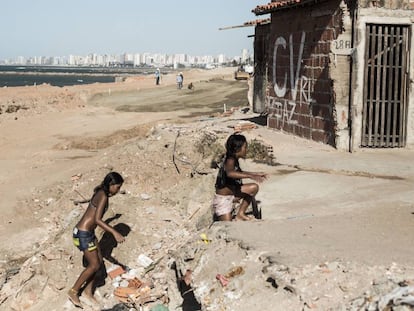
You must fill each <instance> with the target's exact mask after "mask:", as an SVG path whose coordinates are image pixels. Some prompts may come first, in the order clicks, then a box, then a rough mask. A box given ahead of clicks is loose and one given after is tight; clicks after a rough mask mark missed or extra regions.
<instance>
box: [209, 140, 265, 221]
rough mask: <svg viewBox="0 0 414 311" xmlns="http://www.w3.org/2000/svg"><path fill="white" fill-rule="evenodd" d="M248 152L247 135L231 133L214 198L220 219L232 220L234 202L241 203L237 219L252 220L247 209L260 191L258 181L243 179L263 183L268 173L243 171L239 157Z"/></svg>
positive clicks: (244, 156)
mask: <svg viewBox="0 0 414 311" xmlns="http://www.w3.org/2000/svg"><path fill="white" fill-rule="evenodd" d="M246 154H247V141H246V137H245V136H243V135H241V134H233V135H231V136H230V137H229V138H228V139H227V142H226V154H225V156H224V160H223V163H222V165H221V166H220V169H219V172H218V174H217V178H216V184H215V188H216V193H215V195H214V199H213V204H212V207H213V210H214V213H215V215H216V216H217V217H218V219H219V220H226V221H231V220H232V212H233V202H238V201H239V200H242V201H241V203H240V207H239V210H238V212H237V215H236V216H235V220H251V219H252V218H250V217H249V216H247V215H246V210H247V207H248V206H249V204H250V203H251V202H252V199H253V198H254V197H255V195H256V194H257V192H258V191H259V186H258V184H257V183H247V184H243V183H242V179H244V178H250V179H253V180H254V181H256V182H258V183H261V182H262V181H264V180H265V179H266V178H267V174H265V173H260V172H245V171H242V169H241V168H240V164H239V159H240V158H242V159H245V158H246Z"/></svg>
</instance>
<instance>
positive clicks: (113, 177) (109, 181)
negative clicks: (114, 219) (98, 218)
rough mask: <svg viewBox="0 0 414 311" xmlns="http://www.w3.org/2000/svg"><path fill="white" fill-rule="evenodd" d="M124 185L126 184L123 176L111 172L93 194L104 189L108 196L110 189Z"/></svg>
mask: <svg viewBox="0 0 414 311" xmlns="http://www.w3.org/2000/svg"><path fill="white" fill-rule="evenodd" d="M123 183H124V179H123V178H122V176H121V174H119V173H117V172H110V173H109V174H107V175H106V176H105V178H104V180H103V181H102V183H101V184H100V185H99V186H97V187H96V188H95V189H94V190H93V192H97V191H99V190H101V189H102V190H103V191H104V192H105V194H106V195H108V194H109V187H110V186H111V185H120V184H123Z"/></svg>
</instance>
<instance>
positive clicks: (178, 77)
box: [175, 72, 183, 90]
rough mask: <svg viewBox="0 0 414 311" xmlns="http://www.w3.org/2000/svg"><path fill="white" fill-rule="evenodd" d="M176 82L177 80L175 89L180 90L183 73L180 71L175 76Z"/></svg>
mask: <svg viewBox="0 0 414 311" xmlns="http://www.w3.org/2000/svg"><path fill="white" fill-rule="evenodd" d="M175 79H176V82H177V89H179V90H181V89H182V88H183V75H182V73H181V72H180V73H179V74H178V75H177V76H176V77H175Z"/></svg>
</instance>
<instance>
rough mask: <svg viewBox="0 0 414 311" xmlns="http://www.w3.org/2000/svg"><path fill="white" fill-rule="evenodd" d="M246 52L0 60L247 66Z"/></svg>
mask: <svg viewBox="0 0 414 311" xmlns="http://www.w3.org/2000/svg"><path fill="white" fill-rule="evenodd" d="M252 56H253V55H252V54H251V52H250V51H249V50H248V49H243V50H242V51H241V54H240V55H234V56H227V55H225V54H218V55H189V54H185V53H179V54H166V53H122V54H107V53H105V54H103V55H101V54H97V53H89V54H88V55H67V56H30V57H24V56H18V57H14V58H8V59H0V65H27V66H28V65H54V66H66V65H70V66H111V65H112V66H113V65H125V66H140V65H149V66H151V65H153V66H169V65H184V66H191V65H206V64H224V63H229V62H232V61H237V62H242V63H244V62H246V61H248V60H249V59H251V58H252Z"/></svg>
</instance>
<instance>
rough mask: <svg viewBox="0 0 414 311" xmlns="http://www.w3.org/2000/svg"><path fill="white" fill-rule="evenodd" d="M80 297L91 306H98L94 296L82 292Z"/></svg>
mask: <svg viewBox="0 0 414 311" xmlns="http://www.w3.org/2000/svg"><path fill="white" fill-rule="evenodd" d="M82 297H84V298H86V299H87V300H88V301H89V302H91V303H92V304H95V305H99V301H98V300H96V298H95V296H94V295H93V294H92V293H90V292H87V291H84V292H83V295H82Z"/></svg>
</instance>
